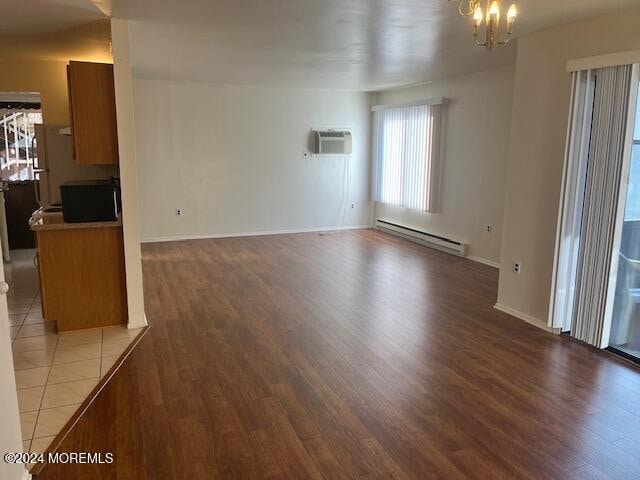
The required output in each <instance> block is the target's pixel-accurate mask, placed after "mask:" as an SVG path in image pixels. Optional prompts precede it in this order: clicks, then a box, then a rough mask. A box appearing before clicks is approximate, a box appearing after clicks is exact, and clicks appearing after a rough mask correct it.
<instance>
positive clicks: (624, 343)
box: [609, 98, 640, 359]
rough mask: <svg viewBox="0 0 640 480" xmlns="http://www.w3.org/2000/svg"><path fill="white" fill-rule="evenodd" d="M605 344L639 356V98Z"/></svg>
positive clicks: (639, 357)
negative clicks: (610, 313) (611, 308)
mask: <svg viewBox="0 0 640 480" xmlns="http://www.w3.org/2000/svg"><path fill="white" fill-rule="evenodd" d="M609 346H610V347H613V348H615V349H617V350H620V351H622V352H623V353H625V354H627V355H631V356H633V357H636V358H638V359H640V98H639V101H638V105H637V107H636V122H635V132H634V136H633V146H632V154H631V163H630V170H629V181H628V188H627V195H626V206H625V214H624V224H623V227H622V240H621V242H620V249H619V251H618V271H617V279H616V286H615V298H614V304H613V316H612V319H611V334H610V336H609Z"/></svg>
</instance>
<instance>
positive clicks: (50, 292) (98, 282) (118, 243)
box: [32, 222, 127, 332]
mask: <svg viewBox="0 0 640 480" xmlns="http://www.w3.org/2000/svg"><path fill="white" fill-rule="evenodd" d="M111 223H112V224H113V223H116V222H111ZM118 223H119V222H118ZM32 229H33V230H34V231H35V233H36V237H37V252H38V253H37V265H38V273H39V275H40V294H41V296H42V312H43V317H44V318H46V320H47V321H55V322H56V324H57V328H58V331H59V332H65V331H69V330H78V329H85V328H95V327H104V326H107V325H120V324H126V323H127V288H126V280H125V271H124V245H123V239H122V226H121V225H120V224H116V225H113V226H111V225H107V224H104V225H102V226H100V225H98V224H95V225H91V226H88V225H86V224H84V225H80V224H64V223H63V222H60V223H59V224H40V225H36V226H32Z"/></svg>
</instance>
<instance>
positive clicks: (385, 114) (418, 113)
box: [373, 101, 444, 213]
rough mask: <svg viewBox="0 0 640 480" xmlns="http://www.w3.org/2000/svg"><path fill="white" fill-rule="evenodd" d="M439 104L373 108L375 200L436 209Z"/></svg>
mask: <svg viewBox="0 0 640 480" xmlns="http://www.w3.org/2000/svg"><path fill="white" fill-rule="evenodd" d="M443 103H444V102H443V101H441V102H440V103H437V104H424V105H410V106H391V107H374V112H373V128H374V131H373V155H374V162H375V188H374V190H375V192H374V196H375V201H377V202H380V203H386V204H389V205H396V206H399V207H405V208H409V209H412V210H419V211H422V212H431V213H432V212H435V211H437V208H438V197H439V183H440V163H441V156H442V155H441V135H442V116H443V112H442V110H443Z"/></svg>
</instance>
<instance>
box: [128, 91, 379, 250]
mask: <svg viewBox="0 0 640 480" xmlns="http://www.w3.org/2000/svg"><path fill="white" fill-rule="evenodd" d="M134 105H135V122H136V135H137V138H136V141H137V162H138V171H139V184H140V212H141V231H142V238H143V239H147V240H149V239H167V238H184V237H194V236H209V235H212V236H213V235H225V234H243V233H255V232H272V231H281V230H306V229H319V228H332V227H340V226H343V215H344V225H345V226H360V225H369V224H370V222H371V213H370V196H369V184H370V181H369V178H370V174H369V143H370V141H369V137H370V96H369V95H368V94H364V93H350V92H335V91H323V90H304V89H291V88H273V87H252V86H232V85H221V84H209V83H191V82H174V81H165V80H144V79H135V81H134ZM312 127H340V128H350V129H352V131H353V138H354V143H353V155H352V156H351V159H350V172H349V178H350V182H349V198H348V199H347V198H346V176H345V164H346V159H345V157H344V156H324V157H318V156H313V157H305V156H304V152H307V151H308V149H309V134H310V130H311V128H312ZM352 203H353V204H355V208H354V209H351V208H350V206H351V204H352ZM345 206H347V207H348V208H347V210H346V215H345V213H344V212H345V210H344V208H345ZM177 208H180V209H182V212H183V213H182V215H181V216H177V215H176V213H175V212H176V209H177Z"/></svg>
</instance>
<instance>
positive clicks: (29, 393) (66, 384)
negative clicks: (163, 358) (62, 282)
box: [4, 250, 140, 453]
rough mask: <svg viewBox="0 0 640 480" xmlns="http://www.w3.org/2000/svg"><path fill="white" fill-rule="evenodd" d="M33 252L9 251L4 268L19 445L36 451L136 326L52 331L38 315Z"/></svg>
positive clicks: (129, 339)
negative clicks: (130, 327)
mask: <svg viewBox="0 0 640 480" xmlns="http://www.w3.org/2000/svg"><path fill="white" fill-rule="evenodd" d="M34 253H35V252H34V251H33V250H15V251H12V252H11V256H12V258H11V262H10V263H8V264H7V263H5V265H4V268H5V276H6V278H7V283H9V285H10V290H9V293H8V294H7V303H8V306H9V322H10V323H11V338H12V341H13V363H14V369H15V375H16V386H17V389H18V406H19V409H20V422H21V426H22V440H23V447H24V449H25V451H31V452H39V453H41V452H44V451H45V450H46V448H47V447H48V446H49V444H50V443H51V441H52V440H53V439H54V438H55V436H56V435H57V434H58V433H59V432H60V430H61V429H62V427H63V426H64V425H65V424H66V422H67V421H68V420H69V419H70V418H71V416H72V415H73V414H74V413H75V411H76V409H77V408H78V407H79V406H80V404H81V403H82V402H83V401H84V400H85V398H86V397H87V396H88V394H89V393H90V392H91V391H92V390H93V389H94V387H95V386H96V385H97V384H98V382H99V381H100V379H101V378H102V377H103V376H104V375H105V374H106V373H107V372H108V371H109V369H110V368H111V367H112V366H113V364H114V363H115V362H116V360H117V359H118V358H119V357H120V356H121V355H122V353H123V352H124V351H125V350H126V348H127V347H128V346H129V344H130V343H131V342H133V340H134V339H135V338H136V336H137V335H138V334H139V333H140V330H139V329H137V330H129V329H127V328H125V327H123V326H114V327H104V328H93V329H90V330H78V331H74V332H66V333H60V334H58V333H56V328H55V322H46V321H45V319H44V318H42V310H41V306H40V295H39V293H38V289H39V287H38V275H37V272H36V269H35V266H34V264H33V257H34Z"/></svg>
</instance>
